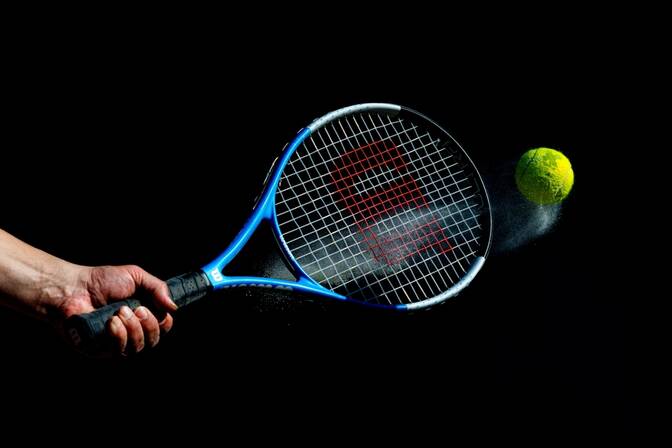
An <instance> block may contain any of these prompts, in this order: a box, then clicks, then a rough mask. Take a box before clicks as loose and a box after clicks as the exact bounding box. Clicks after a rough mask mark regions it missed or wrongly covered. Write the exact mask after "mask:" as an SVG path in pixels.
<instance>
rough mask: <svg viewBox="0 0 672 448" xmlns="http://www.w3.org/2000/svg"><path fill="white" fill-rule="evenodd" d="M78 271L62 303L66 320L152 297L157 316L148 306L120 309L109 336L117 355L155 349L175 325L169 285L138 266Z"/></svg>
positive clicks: (66, 289) (60, 305)
mask: <svg viewBox="0 0 672 448" xmlns="http://www.w3.org/2000/svg"><path fill="white" fill-rule="evenodd" d="M75 269H76V272H75V273H74V274H72V275H68V276H67V277H69V278H71V279H72V280H71V282H72V283H73V285H71V286H72V287H70V288H64V289H63V290H64V291H66V293H65V294H64V295H63V297H62V298H61V299H60V300H59V302H60V304H59V305H58V309H59V314H60V316H61V317H62V319H63V320H64V319H67V318H68V317H70V316H72V315H75V314H84V313H90V312H92V311H94V310H95V309H97V308H100V307H103V306H105V305H108V304H109V303H112V302H115V301H119V300H124V299H128V298H130V297H132V296H134V295H136V294H137V293H139V292H141V291H145V292H146V293H148V295H149V296H150V297H151V299H152V301H153V304H154V309H156V310H159V312H158V313H157V314H156V315H155V314H153V313H152V312H151V311H150V310H149V309H148V308H147V307H144V306H140V307H138V308H136V309H135V310H131V309H130V308H129V307H127V306H123V307H121V308H120V309H119V312H118V313H117V315H115V316H114V317H112V318H111V319H110V320H109V321H108V323H107V333H108V336H109V337H110V338H111V341H112V344H110V345H111V346H112V347H113V350H114V352H116V353H119V354H130V353H137V352H139V351H141V350H143V348H145V347H154V346H155V345H156V344H157V343H158V342H159V339H160V335H161V333H162V332H163V333H165V332H167V331H169V330H170V329H171V327H172V326H173V318H172V316H171V315H170V314H168V311H174V310H176V309H177V306H176V305H175V303H174V302H173V301H172V300H171V299H170V295H169V293H168V287H167V286H166V284H165V283H164V282H163V281H161V280H159V279H158V278H156V277H154V276H153V275H151V274H149V273H147V272H146V271H144V270H143V269H141V268H140V267H138V266H132V265H129V266H100V267H84V266H76V267H75Z"/></svg>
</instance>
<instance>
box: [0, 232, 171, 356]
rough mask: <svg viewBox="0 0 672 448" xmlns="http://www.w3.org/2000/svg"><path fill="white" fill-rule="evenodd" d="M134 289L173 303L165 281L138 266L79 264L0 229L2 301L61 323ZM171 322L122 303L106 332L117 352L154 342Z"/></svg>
mask: <svg viewBox="0 0 672 448" xmlns="http://www.w3.org/2000/svg"><path fill="white" fill-rule="evenodd" d="M138 289H144V290H146V291H148V292H149V293H150V294H151V295H152V297H153V299H154V302H155V304H156V306H157V308H158V309H161V310H165V311H172V310H175V309H176V306H175V304H174V303H173V302H172V301H171V300H170V296H169V294H168V288H167V287H166V284H165V283H164V282H162V281H161V280H159V279H158V278H156V277H154V276H152V275H150V274H148V273H147V272H145V271H144V270H142V269H141V268H139V267H138V266H99V267H88V266H79V265H76V264H72V263H69V262H67V261H64V260H61V259H59V258H56V257H54V256H53V255H50V254H48V253H46V252H43V251H41V250H39V249H36V248H34V247H32V246H30V245H28V244H26V243H24V242H22V241H20V240H18V239H17V238H15V237H13V236H12V235H10V234H8V233H7V232H5V231H3V230H2V229H0V305H5V306H7V307H10V308H13V309H15V310H17V311H19V312H22V313H24V314H28V315H30V316H33V317H35V318H38V319H42V320H46V321H49V322H51V323H53V324H55V325H56V326H60V324H61V323H62V321H63V320H64V319H66V318H68V317H69V316H72V315H73V314H81V313H88V312H91V311H93V310H94V309H96V308H99V307H101V306H104V305H106V304H107V303H109V302H112V301H115V300H123V299H126V298H128V297H130V296H132V295H134V294H135V293H136V290H138ZM172 323H173V319H172V317H171V316H170V314H167V313H166V315H165V317H163V316H161V322H159V321H158V320H157V318H156V316H154V315H153V314H152V313H151V312H150V311H149V310H148V309H147V308H145V307H139V308H137V309H135V310H134V311H132V310H131V309H130V308H128V307H122V308H121V310H120V312H119V314H118V315H117V316H115V317H113V318H112V319H110V321H109V322H108V333H109V335H110V337H111V338H112V339H113V340H114V342H115V344H116V347H117V349H118V350H119V351H120V352H137V351H140V350H142V349H143V347H144V346H145V345H149V346H154V345H156V344H157V343H158V341H159V336H160V332H161V330H163V331H168V330H170V328H171V327H172Z"/></svg>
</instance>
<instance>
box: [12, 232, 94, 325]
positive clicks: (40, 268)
mask: <svg viewBox="0 0 672 448" xmlns="http://www.w3.org/2000/svg"><path fill="white" fill-rule="evenodd" d="M82 269H83V268H82V267H81V266H77V265H74V264H72V263H68V262H66V261H64V260H61V259H59V258H56V257H54V256H52V255H49V254H48V253H46V252H43V251H41V250H39V249H36V248H34V247H32V246H30V245H28V244H26V243H24V242H22V241H20V240H18V239H17V238H15V237H13V236H12V235H10V234H8V233H7V232H5V231H3V230H2V229H0V304H2V305H5V306H8V307H11V308H14V309H16V310H17V311H21V312H23V313H26V314H29V315H31V316H34V317H37V318H41V319H47V318H48V317H50V315H52V314H53V313H57V312H58V309H59V307H60V306H61V302H62V301H63V299H64V298H65V297H68V296H72V295H74V294H76V291H75V289H77V288H78V287H79V286H78V285H79V284H81V282H80V281H79V280H80V279H79V278H78V277H79V276H80V275H81V271H82Z"/></svg>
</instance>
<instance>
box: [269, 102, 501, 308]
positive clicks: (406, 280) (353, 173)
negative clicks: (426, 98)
mask: <svg viewBox="0 0 672 448" xmlns="http://www.w3.org/2000/svg"><path fill="white" fill-rule="evenodd" d="M482 195H483V192H482V189H481V187H480V181H479V180H478V176H477V175H476V173H475V172H474V169H473V167H472V165H471V163H470V162H468V161H467V160H465V158H464V157H463V154H462V151H461V150H460V149H459V147H458V146H457V145H456V143H455V142H454V141H453V140H452V139H450V138H449V137H448V136H446V135H445V134H444V133H442V132H438V131H437V130H436V129H434V128H433V127H430V126H427V125H426V124H425V123H423V122H420V121H418V122H416V121H415V120H413V121H411V120H410V119H408V118H405V117H403V118H402V117H401V116H391V115H388V114H387V113H383V112H381V113H375V112H366V113H355V114H350V115H347V116H345V117H342V118H340V119H338V120H336V121H333V122H330V123H327V124H326V125H325V126H323V127H321V128H319V129H318V130H317V131H316V132H314V133H313V134H312V135H311V136H310V137H309V138H308V139H306V141H304V142H303V144H302V145H301V146H300V147H299V148H297V150H296V152H295V153H294V154H293V155H292V157H291V158H290V160H289V162H288V164H287V166H286V167H285V169H284V171H283V173H282V176H281V180H280V184H279V185H278V190H277V193H276V215H277V218H278V224H279V226H280V230H281V233H282V237H283V239H284V241H285V243H286V244H287V247H288V248H289V250H290V252H291V253H292V255H293V257H294V258H295V259H296V260H297V261H298V263H299V264H300V265H301V267H302V268H303V270H304V271H305V272H306V273H307V274H308V275H310V276H311V277H312V278H313V279H314V280H315V281H317V282H318V283H320V284H321V285H323V286H325V287H327V288H330V289H332V290H334V291H336V292H338V293H340V294H343V295H345V296H348V297H350V298H352V299H355V300H361V301H364V302H370V303H378V304H387V305H396V304H408V303H414V302H419V301H422V300H426V299H429V298H432V297H435V296H437V295H439V294H441V293H442V292H444V291H446V290H448V289H449V288H450V287H451V286H453V285H454V284H455V283H457V282H458V281H459V280H460V279H461V278H462V277H463V276H464V274H465V273H466V272H467V271H468V269H469V267H470V266H471V263H472V262H473V260H474V258H475V257H476V256H478V254H479V253H480V252H481V251H482V244H485V242H483V241H481V240H482V238H483V237H484V220H485V218H486V216H487V213H488V211H487V210H486V208H487V207H486V201H485V200H484V198H483V196H482Z"/></svg>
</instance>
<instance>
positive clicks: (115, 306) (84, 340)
mask: <svg viewBox="0 0 672 448" xmlns="http://www.w3.org/2000/svg"><path fill="white" fill-rule="evenodd" d="M166 284H167V285H168V290H169V291H170V297H171V298H172V299H173V302H175V304H176V305H177V306H178V308H181V307H183V306H185V305H188V304H190V303H191V302H194V301H196V300H198V299H200V298H202V297H203V296H205V295H206V294H207V293H208V290H209V289H210V281H209V280H208V278H207V277H206V276H205V274H203V273H202V272H190V273H188V274H183V275H179V276H177V277H173V278H171V279H169V280H167V281H166ZM124 305H126V306H128V307H129V308H131V309H135V308H137V307H139V306H140V305H144V306H146V307H148V308H149V309H151V310H152V311H154V307H153V306H152V303H151V301H150V300H148V299H144V298H131V299H127V300H122V301H119V302H114V303H111V304H109V305H107V306H104V307H102V308H98V309H97V310H95V311H93V312H91V313H88V314H77V315H75V316H71V317H69V318H68V319H67V320H66V321H65V332H66V335H67V336H68V337H69V338H70V340H71V341H72V343H73V344H74V345H75V347H77V348H78V349H80V350H82V351H85V352H96V351H101V350H104V349H105V346H106V342H107V339H106V338H105V337H104V336H105V332H106V325H107V322H108V321H109V320H110V318H111V317H112V316H114V315H115V314H116V313H117V311H119V309H120V308H121V307H122V306H124Z"/></svg>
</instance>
